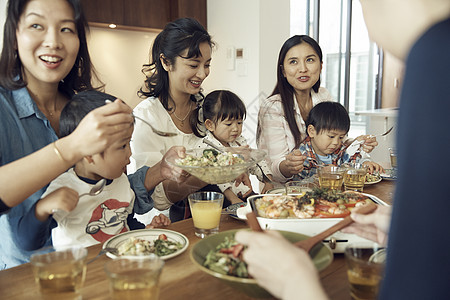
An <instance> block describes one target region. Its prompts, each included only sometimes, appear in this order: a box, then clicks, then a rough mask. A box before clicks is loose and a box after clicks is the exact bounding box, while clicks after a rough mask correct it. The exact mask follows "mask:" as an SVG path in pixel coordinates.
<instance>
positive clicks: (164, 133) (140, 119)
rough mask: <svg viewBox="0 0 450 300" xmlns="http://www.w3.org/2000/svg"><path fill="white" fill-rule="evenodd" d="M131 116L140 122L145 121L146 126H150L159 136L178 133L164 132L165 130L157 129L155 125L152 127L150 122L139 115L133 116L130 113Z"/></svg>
mask: <svg viewBox="0 0 450 300" xmlns="http://www.w3.org/2000/svg"><path fill="white" fill-rule="evenodd" d="M132 116H133V118H135V119H138V120H139V121H141V122H142V123H145V124H147V125H148V126H150V128H151V129H152V130H153V132H154V133H156V134H157V135H159V136H167V137H169V136H176V135H178V133H175V132H166V131H161V130H158V129H156V128H155V127H153V126H152V124H150V123H149V122H147V121H146V120H144V119H142V118H141V117H138V116H135V115H134V114H132Z"/></svg>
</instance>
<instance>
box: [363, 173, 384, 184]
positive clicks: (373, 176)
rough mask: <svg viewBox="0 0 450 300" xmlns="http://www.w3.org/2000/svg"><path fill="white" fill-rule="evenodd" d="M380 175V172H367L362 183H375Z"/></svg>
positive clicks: (379, 178)
mask: <svg viewBox="0 0 450 300" xmlns="http://www.w3.org/2000/svg"><path fill="white" fill-rule="evenodd" d="M381 179H382V178H381V176H380V174H367V175H366V182H365V183H364V184H365V185H369V184H375V183H378V182H380V181H381Z"/></svg>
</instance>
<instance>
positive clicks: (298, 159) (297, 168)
mask: <svg viewBox="0 0 450 300" xmlns="http://www.w3.org/2000/svg"><path fill="white" fill-rule="evenodd" d="M305 159H306V156H303V155H302V153H301V152H300V150H298V149H295V150H294V151H292V152H291V153H289V154H288V155H286V159H285V160H283V161H282V162H281V163H280V171H281V173H282V174H283V176H284V177H286V178H290V177H292V176H294V175H296V174H298V173H300V172H301V171H302V170H303V163H304V162H305Z"/></svg>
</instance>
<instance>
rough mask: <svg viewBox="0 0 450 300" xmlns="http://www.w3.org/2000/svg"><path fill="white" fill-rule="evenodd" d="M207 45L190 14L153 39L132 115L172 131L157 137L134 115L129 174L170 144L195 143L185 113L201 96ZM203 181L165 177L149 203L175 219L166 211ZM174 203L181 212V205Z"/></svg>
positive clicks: (196, 131) (195, 131)
mask: <svg viewBox="0 0 450 300" xmlns="http://www.w3.org/2000/svg"><path fill="white" fill-rule="evenodd" d="M213 46H214V43H213V42H212V40H211V36H210V35H209V34H208V32H207V31H206V30H205V29H204V28H203V26H202V25H200V23H198V22H197V21H196V20H194V19H191V18H183V19H178V20H176V21H173V22H171V23H168V24H167V25H166V27H165V28H164V30H163V31H162V32H161V33H159V34H158V36H157V37H156V39H155V41H154V43H153V47H152V56H151V61H150V64H148V65H145V66H144V70H143V72H144V73H145V74H146V75H147V78H146V80H145V87H144V88H142V89H141V90H140V91H139V94H140V96H141V97H148V98H146V99H145V100H143V101H142V102H141V103H139V105H137V106H136V108H135V109H134V114H135V115H136V116H138V117H140V118H143V119H145V120H146V121H147V122H149V123H151V124H152V125H153V126H154V127H155V128H157V129H159V130H162V131H167V132H175V133H177V135H176V136H172V137H162V136H158V135H156V134H155V133H154V132H153V131H152V130H151V128H150V127H148V126H147V125H146V124H144V123H142V122H140V121H139V120H137V121H136V124H135V129H134V133H133V137H132V140H131V150H132V153H133V155H132V157H131V163H130V165H129V167H128V172H131V173H132V172H134V171H135V170H136V169H138V168H140V167H141V166H143V165H148V166H153V165H154V164H156V163H157V162H158V161H160V160H161V158H162V157H163V155H164V153H166V152H167V150H168V149H169V148H170V147H172V146H176V145H177V146H184V147H186V148H194V147H195V145H196V144H198V143H199V140H200V138H201V137H202V134H201V133H202V129H201V128H198V127H197V120H196V119H195V118H194V117H191V116H192V112H193V111H194V109H195V108H196V107H197V105H200V104H201V102H202V101H203V95H202V94H201V84H202V82H203V80H204V79H205V78H206V77H207V76H208V75H209V67H210V62H211V52H212V47H213ZM205 185H206V184H205V183H204V182H202V181H200V180H198V179H197V178H195V177H194V176H191V177H189V178H188V180H186V182H184V183H183V184H178V183H176V182H173V181H169V180H166V181H164V182H163V183H161V184H159V185H158V186H157V187H156V188H155V191H154V193H153V195H152V198H153V200H154V203H155V208H157V209H158V210H166V209H168V208H170V209H171V212H170V214H171V219H172V221H175V220H177V219H180V216H179V217H175V216H172V212H173V211H174V210H175V209H176V208H177V207H176V206H175V207H174V206H173V203H176V202H178V201H180V200H182V199H185V198H186V196H187V195H189V194H190V193H192V192H195V191H197V190H199V189H200V188H202V187H204V186H205ZM168 190H170V191H171V192H170V194H169V193H167V191H168ZM180 204H181V208H180V209H181V210H182V212H181V213H183V211H184V205H182V203H180ZM182 217H183V216H181V218H182Z"/></svg>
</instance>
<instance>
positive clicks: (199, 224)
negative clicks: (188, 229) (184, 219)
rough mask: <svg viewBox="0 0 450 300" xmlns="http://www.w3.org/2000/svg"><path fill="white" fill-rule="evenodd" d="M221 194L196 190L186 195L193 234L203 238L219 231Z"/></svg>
mask: <svg viewBox="0 0 450 300" xmlns="http://www.w3.org/2000/svg"><path fill="white" fill-rule="evenodd" d="M223 198H224V196H223V194H221V193H217V192H197V193H193V194H190V195H189V196H188V201H189V207H190V209H191V214H192V220H193V221H194V228H195V235H196V236H198V237H200V238H204V237H206V236H208V235H211V234H215V233H218V232H219V224H220V216H221V213H222V204H223Z"/></svg>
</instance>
